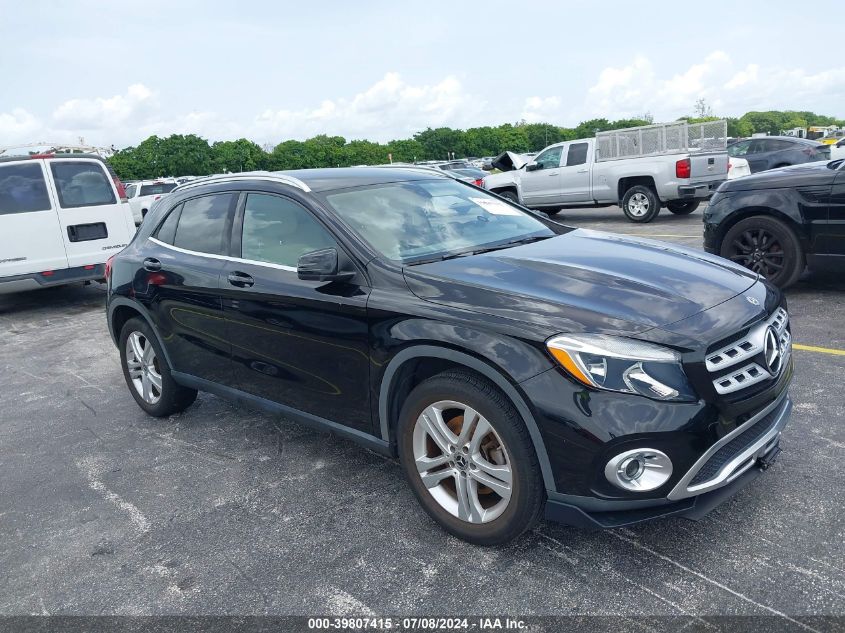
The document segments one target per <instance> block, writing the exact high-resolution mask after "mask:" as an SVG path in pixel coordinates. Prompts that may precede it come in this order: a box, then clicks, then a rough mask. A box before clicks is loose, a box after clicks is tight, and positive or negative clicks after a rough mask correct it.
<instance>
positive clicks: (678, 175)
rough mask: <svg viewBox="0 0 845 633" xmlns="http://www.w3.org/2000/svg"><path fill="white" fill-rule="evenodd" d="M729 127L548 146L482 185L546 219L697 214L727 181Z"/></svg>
mask: <svg viewBox="0 0 845 633" xmlns="http://www.w3.org/2000/svg"><path fill="white" fill-rule="evenodd" d="M726 141H727V125H726V123H725V122H724V121H714V122H708V123H700V124H687V123H685V122H677V123H668V124H658V125H649V126H644V127H638V128H629V129H625V130H613V131H609V132H600V133H599V134H597V135H596V137H595V138H588V139H579V140H575V141H566V142H563V143H556V144H555V145H550V146H549V147H547V148H546V149H544V150H543V151H542V152H540V153H539V154H538V155H537V156H536V157H534V158H533V159H526V158H524V157H522V156H520V155H518V154H513V153H511V152H506V153H505V154H502V155H501V156H499V157H498V158H497V159H496V160H495V161H494V162H493V166H494V167H497V168H498V169H501V170H502V171H503V173H498V174H491V175H490V176H487V177H486V178H485V179H484V183H483V186H484V188H485V189H488V190H490V191H492V192H494V193H497V194H499V195H500V196H503V197H505V198H508V199H510V200H514V201H516V202H519V203H520V204H522V205H524V206H526V207H529V208H532V209H537V210H540V211H544V212H546V213H548V214H549V215H552V214H554V213H557V212H558V211H559V210H560V209H562V208H565V207H585V206H594V207H607V206H611V205H619V206H620V207H622V210H623V211H624V213H625V215H626V216H627V217H628V219H629V220H631V221H632V222H651V221H652V220H653V219H654V218H655V217H657V214H658V213H659V212H660V208H661V207H662V206H663V205H665V206H666V207H667V208H668V209H669V210H670V211H671V212H672V213H676V214H679V215H686V214H688V213H692V212H693V211H694V210H695V209H696V208H697V207H698V204H699V202H700V201H701V200H706V199H707V198H709V197H710V195H711V194H712V193H713V192H714V191H715V190H716V189H717V188H718V187H719V185H720V184H721V183H722V181H724V180H726V179H727V177H728V155H727V153H726V151H725V148H726Z"/></svg>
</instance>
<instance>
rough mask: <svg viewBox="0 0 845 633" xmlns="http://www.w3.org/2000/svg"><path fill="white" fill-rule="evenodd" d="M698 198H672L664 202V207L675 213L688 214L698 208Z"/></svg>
mask: <svg viewBox="0 0 845 633" xmlns="http://www.w3.org/2000/svg"><path fill="white" fill-rule="evenodd" d="M698 205H699V201H698V200H672V201H671V202H667V203H666V208H667V209H669V211H671V212H672V213H674V214H675V215H689V214H690V213H692V212H693V211H695V210H696V209H697V208H698Z"/></svg>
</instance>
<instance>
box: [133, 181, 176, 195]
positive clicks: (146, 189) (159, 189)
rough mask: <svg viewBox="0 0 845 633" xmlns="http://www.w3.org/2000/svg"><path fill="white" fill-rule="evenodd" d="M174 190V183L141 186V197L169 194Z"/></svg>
mask: <svg viewBox="0 0 845 633" xmlns="http://www.w3.org/2000/svg"><path fill="white" fill-rule="evenodd" d="M175 188H176V183H175V182H165V183H159V184H156V185H141V193H140V195H142V196H155V195H157V194H161V193H170V192H171V191H173V190H174V189H175Z"/></svg>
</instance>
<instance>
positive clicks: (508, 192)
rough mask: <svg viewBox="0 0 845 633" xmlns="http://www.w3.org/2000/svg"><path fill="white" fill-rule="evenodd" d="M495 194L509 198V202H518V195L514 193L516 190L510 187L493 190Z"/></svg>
mask: <svg viewBox="0 0 845 633" xmlns="http://www.w3.org/2000/svg"><path fill="white" fill-rule="evenodd" d="M494 193H495V194H496V195H498V196H501V197H502V198H505V199H506V200H510V201H511V202H515V203H516V204H520V202H519V196H517V195H516V192H515V191H513V190H511V189H505V190H504V191H495V192H494Z"/></svg>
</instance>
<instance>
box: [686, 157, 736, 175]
mask: <svg viewBox="0 0 845 633" xmlns="http://www.w3.org/2000/svg"><path fill="white" fill-rule="evenodd" d="M689 159H690V168H691V170H690V177H691V180H693V181H694V182H709V181H711V180H725V179H726V178H727V177H728V154H727V152H707V153H700V152H690V154H689Z"/></svg>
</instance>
